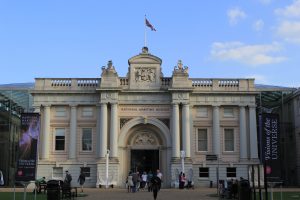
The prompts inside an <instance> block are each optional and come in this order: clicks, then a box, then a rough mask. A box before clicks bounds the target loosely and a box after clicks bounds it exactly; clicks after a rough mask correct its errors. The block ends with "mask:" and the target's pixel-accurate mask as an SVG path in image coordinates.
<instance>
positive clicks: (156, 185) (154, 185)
mask: <svg viewBox="0 0 300 200" xmlns="http://www.w3.org/2000/svg"><path fill="white" fill-rule="evenodd" d="M151 185H152V191H153V198H154V200H156V198H157V193H158V191H159V189H160V187H161V180H160V178H159V177H157V176H156V175H155V176H153V177H152V179H151Z"/></svg>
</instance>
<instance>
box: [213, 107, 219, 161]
mask: <svg viewBox="0 0 300 200" xmlns="http://www.w3.org/2000/svg"><path fill="white" fill-rule="evenodd" d="M212 131H213V134H212V140H213V142H212V148H213V153H214V154H216V155H220V145H221V143H220V111H219V106H213V130H212Z"/></svg>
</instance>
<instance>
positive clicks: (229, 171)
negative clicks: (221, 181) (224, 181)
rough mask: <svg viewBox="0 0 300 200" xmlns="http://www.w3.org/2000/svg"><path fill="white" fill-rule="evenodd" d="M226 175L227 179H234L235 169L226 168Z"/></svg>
mask: <svg viewBox="0 0 300 200" xmlns="http://www.w3.org/2000/svg"><path fill="white" fill-rule="evenodd" d="M226 174H227V178H235V177H236V168H235V167H227V168H226Z"/></svg>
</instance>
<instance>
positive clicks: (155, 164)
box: [130, 150, 159, 173]
mask: <svg viewBox="0 0 300 200" xmlns="http://www.w3.org/2000/svg"><path fill="white" fill-rule="evenodd" d="M130 169H131V170H132V171H134V172H136V171H139V172H141V173H143V172H144V171H146V172H147V173H148V172H149V171H150V170H151V171H152V173H153V172H156V169H159V151H158V150H131V164H130Z"/></svg>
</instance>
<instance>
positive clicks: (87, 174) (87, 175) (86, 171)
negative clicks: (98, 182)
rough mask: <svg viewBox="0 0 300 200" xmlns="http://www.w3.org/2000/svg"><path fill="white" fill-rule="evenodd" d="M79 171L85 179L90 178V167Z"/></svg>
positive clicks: (81, 168)
mask: <svg viewBox="0 0 300 200" xmlns="http://www.w3.org/2000/svg"><path fill="white" fill-rule="evenodd" d="M80 170H81V171H82V172H83V173H84V175H85V177H91V168H90V167H80Z"/></svg>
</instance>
